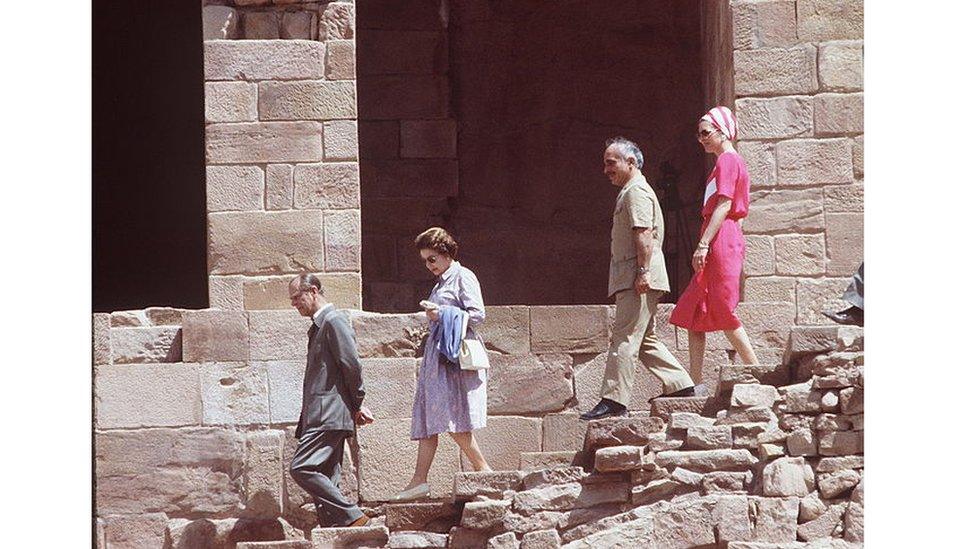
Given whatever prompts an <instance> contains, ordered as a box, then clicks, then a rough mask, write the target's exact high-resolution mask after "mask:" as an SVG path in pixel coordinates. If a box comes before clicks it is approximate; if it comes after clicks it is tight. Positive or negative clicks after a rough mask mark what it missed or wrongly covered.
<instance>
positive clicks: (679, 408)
mask: <svg viewBox="0 0 976 549" xmlns="http://www.w3.org/2000/svg"><path fill="white" fill-rule="evenodd" d="M707 401H708V398H707V397H673V398H668V397H659V398H655V399H654V400H653V401H652V402H651V417H659V418H662V419H664V420H665V421H667V420H668V418H670V417H671V414H673V413H674V412H693V413H696V414H702V413H704V411H705V404H706V403H707Z"/></svg>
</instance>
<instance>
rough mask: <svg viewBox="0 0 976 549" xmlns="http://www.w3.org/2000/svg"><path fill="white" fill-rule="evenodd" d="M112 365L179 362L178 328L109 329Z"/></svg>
mask: <svg viewBox="0 0 976 549" xmlns="http://www.w3.org/2000/svg"><path fill="white" fill-rule="evenodd" d="M110 334H111V349H112V363H114V364H147V363H164V362H165V363H169V362H180V361H181V360H182V359H183V337H182V336H183V331H182V328H180V327H179V326H149V327H138V328H112V329H111V330H110Z"/></svg>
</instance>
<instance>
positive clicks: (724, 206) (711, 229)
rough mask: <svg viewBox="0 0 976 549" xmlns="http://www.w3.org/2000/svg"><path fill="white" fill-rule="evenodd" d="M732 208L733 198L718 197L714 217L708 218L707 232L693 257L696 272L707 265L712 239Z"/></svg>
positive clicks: (692, 263) (703, 234)
mask: <svg viewBox="0 0 976 549" xmlns="http://www.w3.org/2000/svg"><path fill="white" fill-rule="evenodd" d="M731 209H732V199H731V198H729V197H727V196H720V197H718V203H717V204H716V205H715V210H714V211H713V212H712V217H710V218H709V219H708V225H706V226H705V232H703V233H702V237H701V240H699V241H698V247H697V248H695V255H693V256H692V257H691V266H692V267H693V268H694V269H695V272H696V273H697V272H698V271H700V270H702V268H703V267H704V266H705V257H706V256H707V255H708V247H709V246H710V245H711V242H712V239H713V238H715V235H716V234H717V233H718V229H719V227H721V226H722V222H723V221H725V217H726V216H727V215H729V210H731Z"/></svg>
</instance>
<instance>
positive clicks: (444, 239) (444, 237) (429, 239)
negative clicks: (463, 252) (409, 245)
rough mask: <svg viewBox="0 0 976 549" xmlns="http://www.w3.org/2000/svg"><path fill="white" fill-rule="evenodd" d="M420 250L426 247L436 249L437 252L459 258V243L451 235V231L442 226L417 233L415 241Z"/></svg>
mask: <svg viewBox="0 0 976 549" xmlns="http://www.w3.org/2000/svg"><path fill="white" fill-rule="evenodd" d="M413 243H414V245H415V246H417V249H418V250H423V249H424V248H426V249H428V250H434V251H435V252H437V253H441V254H446V255H448V256H450V257H451V259H457V253H458V243H457V241H455V240H454V237H453V236H451V233H449V232H447V231H446V230H444V229H442V228H440V227H431V228H429V229H427V230H426V231H424V232H422V233H420V234H418V235H417V238H415V239H414V241H413Z"/></svg>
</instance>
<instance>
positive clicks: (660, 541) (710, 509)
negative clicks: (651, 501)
mask: <svg viewBox="0 0 976 549" xmlns="http://www.w3.org/2000/svg"><path fill="white" fill-rule="evenodd" d="M717 501H718V498H715V497H714V496H709V497H705V498H698V497H696V498H695V499H692V500H690V501H687V502H683V503H678V504H675V505H672V506H670V507H669V508H665V509H663V510H661V511H658V512H656V513H654V514H653V516H652V520H653V524H654V529H653V532H654V538H653V539H654V542H653V545H648V546H646V547H658V548H661V549H664V548H668V549H678V548H679V547H697V546H700V545H709V544H713V543H716V542H717V541H718V540H717V539H716V536H715V527H714V520H713V518H712V517H713V513H714V510H715V506H716V504H717ZM634 547H639V546H634Z"/></svg>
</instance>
